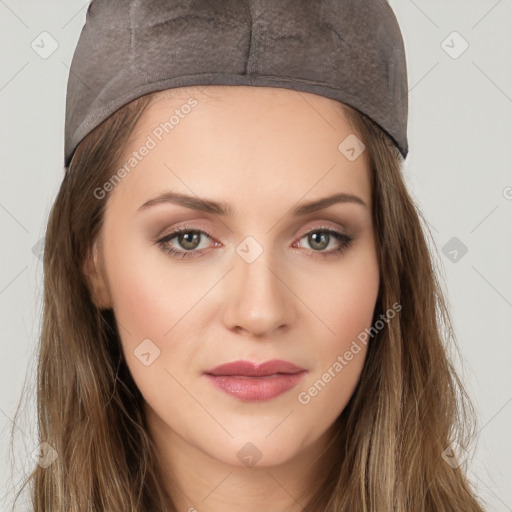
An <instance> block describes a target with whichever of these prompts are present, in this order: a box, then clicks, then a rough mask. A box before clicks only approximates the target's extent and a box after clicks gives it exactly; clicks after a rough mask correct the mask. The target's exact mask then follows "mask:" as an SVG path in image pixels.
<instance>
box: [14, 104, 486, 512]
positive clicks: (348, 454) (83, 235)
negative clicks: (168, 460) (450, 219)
mask: <svg viewBox="0 0 512 512" xmlns="http://www.w3.org/2000/svg"><path fill="white" fill-rule="evenodd" d="M152 97H153V95H146V96H143V97H141V98H139V99H137V100H135V101H133V102H131V103H129V104H128V105H126V106H125V107H123V108H121V109H120V110H118V111H117V112H115V113H114V114H113V115H112V116H110V117H109V118H108V119H107V120H106V121H104V122H103V123H102V124H101V125H100V126H98V127H97V128H96V129H95V130H94V131H92V132H91V133H90V134H89V135H88V136H87V137H86V138H85V139H84V140H83V141H82V143H81V144H80V145H79V147H78V149H77V152H76V154H75V156H74V159H73V161H72V163H71V165H70V167H69V168H67V169H66V173H65V176H64V179H63V182H62V184H61V187H60V190H59V192H58V194H57V197H56V199H55V202H54V204H53V207H52V210H51V212H50V216H49V221H48V227H47V231H46V240H45V247H44V304H43V320H42V331H41V336H40V344H39V347H38V351H39V356H38V369H37V414H38V438H39V441H40V442H41V443H43V442H46V443H48V444H49V445H51V446H52V447H53V448H54V449H55V451H56V453H57V454H58V457H57V458H56V460H55V461H54V462H53V463H52V464H50V465H49V466H48V467H46V468H43V467H41V466H39V465H37V466H36V467H35V468H34V469H33V471H32V472H31V474H30V475H29V476H28V477H27V479H26V480H25V482H24V484H23V487H22V488H21V489H20V491H19V493H18V495H19V494H20V493H21V491H22V490H23V488H24V487H25V486H26V485H27V484H29V483H30V484H31V487H30V489H31V498H32V502H33V506H34V512H49V511H51V512H57V511H62V512H64V511H66V512H81V511H87V512H96V511H98V512H99V511H102V512H103V511H108V512H154V511H157V510H158V511H172V512H175V510H176V509H175V507H174V505H173V504H172V501H171V499H170V497H169V495H168V494H167V493H166V491H165V490H164V484H163V482H162V480H161V476H160V474H159V471H158V467H157V465H156V455H155V454H156V453H157V452H156V448H155V446H154V444H153V441H152V439H151V438H150V437H149V435H148V429H147V425H146V423H145V418H144V414H143V407H142V406H143V397H142V395H141V393H140V392H139V390H138V388H137V386H136V384H135V382H134V381H133V379H132V377H131V375H130V373H129V371H128V367H127V365H126V362H125V360H124V357H123V353H122V350H121V344H120V338H119V333H118V330H117V329H118V327H117V325H116V321H115V317H114V313H113V311H112V310H99V309H98V308H97V307H96V306H95V305H94V303H93V301H92V299H91V293H90V288H89V286H88V283H87V280H86V278H85V276H84V272H83V263H84V261H85V259H86V257H87V255H88V254H89V252H90V250H91V247H92V244H93V242H94V239H95V237H96V235H97V234H98V232H99V230H100V228H101V224H102V218H103V212H104V208H105V204H106V200H98V199H97V198H96V197H95V195H94V190H95V189H97V188H98V187H101V186H102V184H104V183H106V182H107V180H108V179H109V177H111V176H112V174H113V171H114V170H115V169H117V166H118V165H119V163H120V161H121V158H122V155H123V151H124V149H125V147H126V144H127V142H128V139H129V136H130V134H131V133H132V132H133V130H134V128H135V126H136V124H137V121H138V119H139V118H140V116H141V115H142V113H143V112H144V111H145V110H146V108H147V107H148V105H149V104H150V102H151V99H152ZM337 105H339V107H340V114H341V115H345V116H346V119H347V120H348V121H349V123H350V124H351V126H352V128H353V129H354V132H355V133H356V134H357V135H358V136H359V138H360V139H361V140H362V141H363V142H364V144H365V145H366V151H367V152H368V157H369V162H370V176H371V183H372V196H373V201H372V202H373V221H374V229H375V233H376V240H377V242H378V243H377V246H378V255H379V266H380V275H381V282H380V290H379V296H378V299H377V305H376V308H375V314H374V318H375V319H377V318H379V316H380V315H381V314H383V313H384V312H385V311H387V310H389V309H390V308H392V305H393V304H395V303H399V304H400V305H401V306H402V309H401V311H400V313H399V314H398V315H397V317H396V318H395V319H393V321H390V322H388V323H387V324H386V326H385V328H384V329H382V330H380V331H379V332H378V334H377V335H376V336H375V337H374V338H373V339H372V340H371V341H370V342H369V344H368V353H367V357H366V361H365V364H364V368H363V370H362V374H361V378H360V381H359V383H358V385H357V387H356V390H355V392H354V394H353V396H352V398H351V400H350V401H349V403H348V404H347V406H346V408H345V409H344V410H343V412H342V414H341V415H340V416H339V418H338V419H337V421H336V425H337V427H338V428H337V434H336V437H335V439H334V442H333V444H332V446H331V449H330V452H331V453H330V455H329V461H331V462H329V464H331V465H332V467H330V470H329V471H328V472H327V473H328V477H327V478H326V479H325V480H324V481H323V482H322V483H321V486H320V487H319V488H318V489H317V490H316V492H315V494H314V496H313V498H312V499H311V500H310V501H309V503H308V504H307V506H306V508H305V510H307V511H308V512H330V511H332V512H334V511H336V512H339V511H346V512H349V511H350V512H356V511H361V512H391V511H393V512H411V511H414V512H440V511H443V512H460V511H461V510H464V511H465V512H482V511H483V507H482V505H481V504H480V503H479V502H478V499H477V498H476V497H475V495H474V494H473V491H472V489H471V486H470V484H469V483H468V480H467V477H466V475H465V473H464V471H463V466H461V467H452V466H451V465H450V464H448V463H447V462H446V461H445V460H444V459H443V457H442V453H443V451H444V450H445V449H446V448H447V447H448V446H449V445H450V443H452V442H457V443H458V444H459V445H460V446H462V447H467V446H468V445H469V442H470V441H471V439H472V436H473V435H474V432H475V430H476V425H475V420H474V412H473V409H472V406H471V402H470V401H469V398H468V396H467V394H466V391H465V390H464V387H463V385H462V383H461V381H460V380H459V378H458V376H457V374H456V372H455V370H454V367H453V366H452V362H451V361H450V358H449V357H448V353H449V350H451V349H453V348H456V344H455V338H454V333H453V328H452V326H451V321H450V316H449V313H448V310H447V307H446V304H445V301H444V299H443V292H442V289H441V285H440V283H439V281H438V278H437V275H436V273H437V267H436V266H435V265H434V259H433V257H432V254H431V253H430V251H429V249H428V246H427V241H426V235H425V234H426V233H427V231H428V230H427V228H426V223H425V221H424V219H423V217H422V216H421V213H420V212H419V209H418V208H417V206H416V205H415V203H414V201H413V199H412V198H411V196H410V195H409V193H408V191H407V189H406V186H405V183H404V179H403V176H402V166H403V159H402V157H401V155H400V152H399V151H398V149H397V148H396V146H395V145H394V144H393V142H392V141H391V139H390V138H389V136H388V135H387V134H386V133H385V132H383V131H382V130H381V129H380V128H379V127H378V126H377V125H376V124H375V123H374V122H373V121H372V120H370V119H369V118H367V117H366V116H364V115H362V114H360V113H359V112H358V111H356V110H354V109H352V108H350V107H348V106H346V105H343V104H341V103H339V104H337ZM422 222H423V226H422Z"/></svg>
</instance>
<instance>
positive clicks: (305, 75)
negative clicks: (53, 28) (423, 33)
mask: <svg viewBox="0 0 512 512" xmlns="http://www.w3.org/2000/svg"><path fill="white" fill-rule="evenodd" d="M201 84H202V85H246V86H266V87H280V88H288V89H293V90H296V91H304V92H309V93H314V94H319V95H321V96H326V97H328V98H332V99H335V100H339V101H341V102H343V103H346V104H348V105H350V106H351V107H353V108H355V109H357V110H359V111H360V112H362V113H363V114H365V115H366V116H368V117H370V118H371V119H372V120H373V121H375V122H376V123H377V124H378V125H379V126H380V127H381V128H382V129H383V130H384V131H385V132H387V134H388V135H389V136H390V137H391V138H392V140H393V142H394V143H395V145H396V146H397V147H398V149H399V150H400V153H401V154H402V156H403V157H404V158H405V157H406V156H407V154H408V140H407V117H408V84H407V67H406V56H405V49H404V43H403V39H402V34H401V32H400V28H399V25H398V22H397V19H396V17H395V14H394V13H393V10H392V9H391V7H390V6H389V4H388V2H387V0H92V2H91V3H90V4H89V7H88V10H87V15H86V21H85V25H84V27H83V28H82V32H81V34H80V37H79V40H78V43H77V46H76V49H75V52H74V55H73V60H72V63H71V68H70V72H69V78H68V83H67V95H66V119H65V141H64V161H65V166H66V167H68V166H69V164H70V163H71V159H72V156H73V154H74V152H75V150H76V147H77V146H78V144H79V143H80V142H81V141H82V140H83V138H84V137H85V136H86V135H88V134H89V133H90V132H91V131H92V130H93V129H94V128H96V127H97V126H98V125H99V124H101V123H102V122H103V121H104V120H105V119H107V118H108V117H109V116H110V115H111V114H113V113H114V112H115V111H116V110H118V109H119V108H120V107H122V106H123V105H125V104H127V103H129V102H130V101H132V100H134V99H136V98H138V97H140V96H143V95H145V94H148V93H151V92H155V91H160V90H165V89H170V88H175V87H183V86H188V85H201Z"/></svg>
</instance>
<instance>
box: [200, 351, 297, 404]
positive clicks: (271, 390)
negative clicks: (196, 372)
mask: <svg viewBox="0 0 512 512" xmlns="http://www.w3.org/2000/svg"><path fill="white" fill-rule="evenodd" d="M204 373H205V375H206V377H207V378H208V379H209V380H210V382H211V383H212V384H213V385H214V386H216V387H217V388H218V389H220V390H222V391H224V392H225V393H228V394H230V395H232V396H234V397H236V398H238V399H240V400H244V401H262V400H270V399H272V398H275V397H277V396H279V395H281V394H282V393H285V392H286V391H289V390H290V389H292V388H294V387H295V386H296V385H297V384H298V383H299V381H300V380H301V379H302V377H303V376H304V375H305V374H306V370H305V369H304V368H300V367H298V366H296V365H294V364H292V363H290V362H288V361H282V360H279V359H273V360H271V361H266V362H264V363H261V364H257V363H252V362H251V361H233V362H232V363H226V364H221V365H220V366H216V367H215V368H212V369H211V370H207V371H206V372H204Z"/></svg>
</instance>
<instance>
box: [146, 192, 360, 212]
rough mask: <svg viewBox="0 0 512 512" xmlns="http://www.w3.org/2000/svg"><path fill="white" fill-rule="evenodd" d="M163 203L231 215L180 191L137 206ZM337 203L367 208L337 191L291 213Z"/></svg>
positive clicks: (221, 205)
mask: <svg viewBox="0 0 512 512" xmlns="http://www.w3.org/2000/svg"><path fill="white" fill-rule="evenodd" d="M165 203H172V204H177V205H179V206H184V207H185V208H190V209H191V210H196V211H201V212H206V213H212V214H215V215H223V216H230V215H233V210H232V208H231V207H230V206H229V205H227V204H226V203H223V202H217V201H212V200H209V199H201V198H199V197H194V196H189V195H187V194H183V193H180V192H165V193H163V194H161V195H159V196H158V197H155V198H153V199H150V200H149V201H146V202H145V203H144V204H143V205H141V206H140V207H139V210H143V211H144V210H146V209H148V208H149V207H151V206H154V205H157V204H165ZM337 203H352V204H357V205H360V206H363V207H364V208H367V209H368V206H367V204H366V203H365V202H364V201H363V200H362V199H361V198H360V197H359V196H356V195H354V194H348V193H338V194H334V195H332V196H328V197H323V198H322V199H317V200H314V201H309V202H307V203H302V204H301V205H299V206H298V207H296V208H295V209H294V210H292V213H293V215H295V216H302V215H307V214H308V213H312V212H316V211H317V210H323V209H324V208H328V207H329V206H331V205H333V204H337Z"/></svg>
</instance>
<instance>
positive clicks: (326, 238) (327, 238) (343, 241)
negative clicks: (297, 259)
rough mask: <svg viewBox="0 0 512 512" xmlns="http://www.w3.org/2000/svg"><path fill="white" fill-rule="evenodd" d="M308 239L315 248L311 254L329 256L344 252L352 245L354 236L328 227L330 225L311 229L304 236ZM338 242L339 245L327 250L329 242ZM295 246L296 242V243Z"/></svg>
mask: <svg viewBox="0 0 512 512" xmlns="http://www.w3.org/2000/svg"><path fill="white" fill-rule="evenodd" d="M304 238H305V239H306V241H307V243H308V244H309V246H310V247H312V248H313V249H314V250H313V251H312V252H313V254H311V253H309V254H310V255H311V256H317V255H318V256H320V257H329V256H335V255H339V254H341V253H342V252H344V251H345V250H346V249H348V248H349V247H350V244H351V243H352V241H353V238H352V237H350V236H348V235H346V234H344V233H341V232H339V231H336V230H334V229H331V228H328V227H323V226H320V227H317V228H314V229H312V230H311V231H308V232H307V233H306V234H305V235H304V236H303V237H302V238H301V240H302V239H304ZM333 239H334V240H335V241H337V242H338V247H336V248H334V249H332V250H330V251H325V249H326V248H327V247H328V246H329V242H331V241H333ZM294 246H295V244H294Z"/></svg>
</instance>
